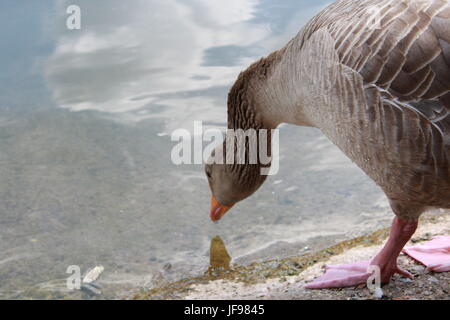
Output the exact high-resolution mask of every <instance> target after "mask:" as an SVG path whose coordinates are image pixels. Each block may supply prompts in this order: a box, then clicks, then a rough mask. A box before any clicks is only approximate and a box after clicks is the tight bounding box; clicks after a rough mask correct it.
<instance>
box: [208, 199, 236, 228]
mask: <svg viewBox="0 0 450 320" xmlns="http://www.w3.org/2000/svg"><path fill="white" fill-rule="evenodd" d="M231 207H233V206H230V207H227V206H224V205H222V204H220V203H219V202H218V201H217V199H216V197H214V196H212V197H211V220H212V221H213V222H217V221H219V220H220V219H222V217H223V216H224V214H225V213H227V211H228V210H230V209H231Z"/></svg>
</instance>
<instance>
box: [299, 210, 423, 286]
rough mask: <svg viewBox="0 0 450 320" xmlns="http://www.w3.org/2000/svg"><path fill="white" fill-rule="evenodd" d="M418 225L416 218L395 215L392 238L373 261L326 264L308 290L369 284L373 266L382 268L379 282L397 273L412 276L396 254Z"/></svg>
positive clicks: (385, 281) (388, 279)
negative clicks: (409, 218) (401, 267)
mask: <svg viewBox="0 0 450 320" xmlns="http://www.w3.org/2000/svg"><path fill="white" fill-rule="evenodd" d="M416 228H417V221H406V220H402V219H400V218H395V219H394V222H393V223H392V228H391V233H390V235H389V239H388V241H387V242H386V244H385V245H384V247H383V249H382V250H381V251H380V253H378V255H377V256H376V257H375V258H374V259H372V261H362V262H356V263H353V264H344V265H335V266H327V267H326V271H325V274H324V275H323V276H322V277H320V278H319V279H316V280H315V281H313V282H312V283H309V284H307V285H306V286H305V288H307V289H325V288H340V287H352V286H357V285H359V284H362V283H366V282H367V280H368V279H369V278H372V275H373V274H374V270H373V269H372V268H369V267H371V266H372V265H373V266H379V267H380V270H379V271H380V279H379V280H380V282H381V283H388V282H389V281H390V280H391V277H392V276H393V275H394V274H396V273H398V274H401V275H403V276H405V277H408V278H411V279H413V276H412V275H411V274H410V273H409V272H406V271H403V270H401V269H400V268H399V267H398V266H397V257H398V256H399V254H400V253H401V252H402V249H403V247H404V246H405V244H406V243H407V242H408V241H409V239H411V236H412V235H413V234H414V232H415V231H416Z"/></svg>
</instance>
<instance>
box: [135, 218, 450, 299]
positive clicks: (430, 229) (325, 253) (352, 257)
mask: <svg viewBox="0 0 450 320" xmlns="http://www.w3.org/2000/svg"><path fill="white" fill-rule="evenodd" d="M388 234H389V229H383V230H379V231H376V232H374V233H373V234H370V235H367V236H363V237H360V238H356V239H352V240H348V241H344V242H341V243H339V244H336V245H334V246H332V247H329V248H326V249H324V250H321V251H318V252H314V253H308V254H305V255H301V256H294V257H288V258H285V259H280V260H270V261H264V262H255V263H252V264H250V265H247V266H239V265H233V264H231V265H230V266H228V265H227V264H226V263H229V260H228V259H227V258H226V255H225V253H226V252H225V253H224V255H225V258H224V259H222V258H220V257H219V258H217V257H215V258H214V259H213V258H212V259H211V260H212V262H214V266H213V267H210V268H209V269H208V271H206V272H205V274H204V275H200V276H198V277H195V278H191V279H184V280H181V281H178V282H175V283H170V284H168V285H165V286H164V287H161V288H155V289H153V290H150V291H147V292H140V293H138V294H136V295H135V296H134V297H132V298H133V299H152V300H158V299H192V300H197V299H213V300H214V299H218V300H240V299H243V300H245V299H271V300H272V299H273V300H277V299H289V300H295V299H301V300H303V299H308V300H309V299H312V300H329V299H333V300H334V299H336V300H354V299H356V300H360V299H376V298H379V297H374V296H373V295H372V293H371V292H370V291H369V290H368V289H367V288H366V286H365V285H361V286H359V287H351V288H345V289H333V290H307V289H304V288H303V286H304V284H305V283H307V282H309V281H311V280H312V279H314V278H316V277H318V276H320V275H321V274H322V273H323V270H322V268H323V266H324V265H325V264H339V263H348V262H353V261H358V260H367V259H370V258H371V257H372V256H373V255H374V254H375V253H376V252H377V251H378V250H379V249H380V247H381V246H382V245H383V243H384V241H385V240H386V239H387V237H388ZM449 234H450V214H449V213H443V214H427V215H424V216H423V217H422V219H421V223H420V227H419V230H418V231H417V232H416V234H415V235H414V237H413V238H412V240H411V242H410V243H409V244H408V245H413V244H417V243H421V242H424V241H428V240H431V239H432V238H433V237H435V236H438V235H449ZM213 243H214V244H213V245H212V250H213V249H214V248H217V247H220V243H218V242H217V239H216V240H215V242H214V241H213ZM217 261H219V262H220V261H225V265H222V266H220V264H219V265H218V264H217ZM399 265H400V266H402V267H403V268H405V269H407V270H409V271H410V272H411V273H413V274H414V276H415V279H414V280H409V279H405V278H402V277H400V276H397V275H396V276H394V278H393V279H392V281H391V283H390V284H389V285H386V286H384V287H383V288H382V291H383V297H382V298H381V299H389V300H428V299H430V300H432V299H439V300H450V273H433V272H430V271H428V270H426V268H425V267H424V266H423V265H421V264H419V263H417V262H415V261H413V260H412V259H410V258H408V257H406V256H405V255H403V254H402V255H401V256H400V259H399Z"/></svg>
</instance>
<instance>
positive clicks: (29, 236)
mask: <svg viewBox="0 0 450 320" xmlns="http://www.w3.org/2000/svg"><path fill="white" fill-rule="evenodd" d="M73 2H76V4H77V5H79V6H80V8H81V30H68V29H67V27H66V19H67V17H68V15H67V14H66V8H67V7H68V6H69V5H71V4H73ZM327 3H328V1H319V0H314V1H313V0H286V1H282V2H280V1H278V0H228V1H227V2H226V5H225V4H224V2H223V1H219V0H214V1H213V0H178V1H177V0H165V1H162V0H145V1H144V0H133V1H123V0H107V1H106V0H99V1H91V0H77V1H62V0H61V1H16V0H2V1H1V4H0V7H1V10H0V34H1V37H0V39H1V50H0V61H1V64H0V65H1V70H2V71H1V73H0V298H3V299H5V298H6V299H13V298H19V299H20V298H46V299H52V298H63V297H64V298H84V299H89V298H121V297H124V296H127V295H128V294H130V293H131V292H134V291H138V290H141V289H148V288H152V287H153V286H156V285H160V284H161V283H164V282H165V281H170V280H175V279H180V278H182V277H186V276H189V275H193V274H198V273H201V272H203V271H205V270H206V269H207V268H208V262H209V256H208V249H209V245H210V241H211V239H212V238H213V237H214V236H220V237H221V238H222V239H223V240H224V242H225V244H226V246H227V249H228V251H229V253H230V255H231V256H232V257H233V262H234V263H247V262H249V261H253V260H256V259H265V258H271V257H281V256H287V255H293V254H299V253H302V252H305V251H307V250H313V249H317V248H319V247H323V246H327V245H330V244H333V243H335V242H336V241H339V240H341V239H344V238H346V237H350V236H355V235H360V234H363V233H365V232H368V231H371V230H374V229H376V228H378V227H380V226H387V225H388V224H389V221H390V220H391V213H390V210H389V208H388V205H387V201H386V199H385V198H384V196H383V194H382V193H381V191H380V190H379V189H378V188H377V187H376V186H375V185H374V183H373V182H371V181H370V180H369V179H368V178H367V177H366V176H365V175H364V174H363V173H362V172H361V171H360V170H359V169H358V168H356V167H355V166H354V165H353V164H351V162H350V161H349V160H347V159H346V158H345V157H344V156H343V155H342V154H341V153H340V152H339V150H337V148H335V147H334V146H333V145H332V144H331V143H330V142H328V141H327V139H326V138H324V137H323V136H322V135H321V133H320V132H319V131H317V130H315V129H310V128H301V127H293V126H283V127H282V129H281V134H280V135H281V139H280V150H281V162H280V171H279V173H278V174H277V175H276V176H272V177H270V178H269V179H268V180H267V182H266V183H265V184H264V186H263V187H262V189H261V190H260V191H258V193H257V194H256V195H254V196H253V197H251V198H250V199H248V200H247V201H245V202H243V203H241V204H239V205H237V206H236V207H235V208H233V210H232V211H231V212H230V213H229V214H227V216H226V217H225V218H224V219H223V221H222V222H221V223H220V224H218V225H214V224H212V223H211V222H210V220H209V205H210V192H209V188H208V185H207V182H206V179H205V177H204V174H203V169H202V166H200V165H184V166H176V165H174V164H173V163H172V161H171V158H170V154H171V150H172V148H173V147H174V145H175V143H174V142H172V141H171V139H170V135H171V133H172V132H173V131H174V130H175V129H179V128H186V129H188V130H191V129H192V127H193V123H194V121H203V123H204V124H205V125H206V126H209V127H219V128H220V127H224V126H225V123H226V97H227V92H228V90H229V87H230V86H231V85H232V83H233V81H234V79H235V78H236V77H237V75H238V74H239V72H240V71H242V70H243V69H245V68H246V67H247V66H248V65H249V64H250V63H251V62H253V61H255V60H256V59H258V58H260V57H261V56H264V55H267V54H268V53H270V52H272V51H273V50H276V49H278V48H281V47H282V46H284V45H285V44H286V43H287V41H288V40H290V39H291V38H292V37H294V36H295V34H296V33H297V32H298V31H299V30H300V28H301V27H302V26H303V25H304V24H305V23H306V22H307V21H308V19H309V18H310V17H312V16H313V15H314V14H315V13H317V12H318V11H319V10H320V9H321V8H322V7H324V6H325V5H326V4H327ZM308 248H309V249H308ZM71 265H76V266H79V267H80V268H81V272H82V273H84V272H86V271H87V270H88V269H90V268H92V267H94V266H99V265H102V266H104V268H105V271H104V272H103V274H102V275H101V277H100V278H99V280H98V284H99V285H100V286H101V291H102V294H101V295H100V296H93V295H91V294H88V293H85V292H81V291H70V290H68V289H67V287H66V278H67V277H68V276H69V275H68V274H67V273H66V270H67V268H68V266H71Z"/></svg>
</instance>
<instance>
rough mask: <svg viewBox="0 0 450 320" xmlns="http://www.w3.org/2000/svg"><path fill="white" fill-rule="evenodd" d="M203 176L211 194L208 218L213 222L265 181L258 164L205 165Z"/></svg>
mask: <svg viewBox="0 0 450 320" xmlns="http://www.w3.org/2000/svg"><path fill="white" fill-rule="evenodd" d="M221 149H222V148H221ZM213 153H214V151H213ZM205 174H206V176H207V178H208V183H209V187H210V189H211V194H212V196H211V212H210V217H211V220H212V221H213V222H218V221H219V220H220V219H221V218H222V217H223V216H224V215H225V213H227V212H228V211H229V210H230V209H231V208H232V207H233V206H234V205H236V204H237V203H238V202H240V201H242V200H245V199H246V198H248V197H250V196H251V195H252V194H254V193H255V192H256V191H257V190H258V189H259V188H260V187H261V185H262V184H263V183H264V181H265V179H266V176H265V175H261V166H260V165H258V164H217V163H213V164H207V165H205Z"/></svg>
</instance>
